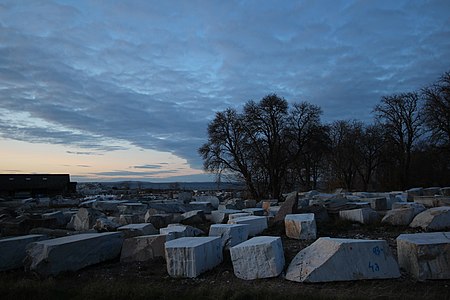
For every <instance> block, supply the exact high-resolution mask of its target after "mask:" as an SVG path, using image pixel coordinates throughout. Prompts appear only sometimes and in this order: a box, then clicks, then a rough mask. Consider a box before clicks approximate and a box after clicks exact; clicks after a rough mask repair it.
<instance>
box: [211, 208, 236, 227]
mask: <svg viewBox="0 0 450 300" xmlns="http://www.w3.org/2000/svg"><path fill="white" fill-rule="evenodd" d="M240 212H241V211H240V210H236V209H224V210H213V211H212V212H211V222H213V223H214V224H223V223H226V222H228V216H229V215H231V214H236V213H240Z"/></svg>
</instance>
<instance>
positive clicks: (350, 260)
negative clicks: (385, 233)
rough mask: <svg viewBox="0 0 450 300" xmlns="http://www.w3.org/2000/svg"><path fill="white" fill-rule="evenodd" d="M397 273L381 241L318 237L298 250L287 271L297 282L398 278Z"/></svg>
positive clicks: (394, 263)
mask: <svg viewBox="0 0 450 300" xmlns="http://www.w3.org/2000/svg"><path fill="white" fill-rule="evenodd" d="M398 277H400V271H399V268H398V265H397V262H396V261H395V259H394V257H393V255H392V253H391V251H390V249H389V246H388V244H387V243H386V241H383V240H356V239H335V238H319V239H318V240H317V241H315V242H314V243H313V244H311V245H310V246H308V247H306V248H305V249H303V250H302V251H300V252H299V253H298V254H297V255H296V256H295V257H294V259H293V260H292V262H291V264H290V265H289V267H288V269H287V271H286V279H287V280H291V281H297V282H328V281H347V280H365V279H384V278H398Z"/></svg>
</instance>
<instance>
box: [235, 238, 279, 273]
mask: <svg viewBox="0 0 450 300" xmlns="http://www.w3.org/2000/svg"><path fill="white" fill-rule="evenodd" d="M230 255H231V261H232V263H233V270H234V275H236V276H237V277H238V278H241V279H245V280H252V279H258V278H270V277H276V276H278V275H280V273H281V272H282V271H283V268H284V263H285V260H284V252H283V245H282V243H281V238H279V237H273V236H258V237H254V238H252V239H250V240H248V241H246V242H243V243H240V244H238V245H236V246H234V247H232V248H230Z"/></svg>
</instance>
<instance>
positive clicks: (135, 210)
mask: <svg viewBox="0 0 450 300" xmlns="http://www.w3.org/2000/svg"><path fill="white" fill-rule="evenodd" d="M117 209H118V210H119V212H120V214H122V215H134V214H137V215H138V214H145V213H146V212H147V204H145V203H138V202H136V203H122V204H120V205H118V206H117Z"/></svg>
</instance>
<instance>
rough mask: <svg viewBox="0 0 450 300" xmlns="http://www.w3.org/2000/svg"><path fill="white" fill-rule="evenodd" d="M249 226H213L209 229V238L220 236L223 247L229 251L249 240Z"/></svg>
mask: <svg viewBox="0 0 450 300" xmlns="http://www.w3.org/2000/svg"><path fill="white" fill-rule="evenodd" d="M248 227H249V225H247V224H213V225H211V227H210V228H209V236H220V238H221V239H222V247H223V248H224V249H226V250H229V249H230V247H233V246H236V245H237V244H240V243H242V242H245V241H246V240H247V239H248Z"/></svg>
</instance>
